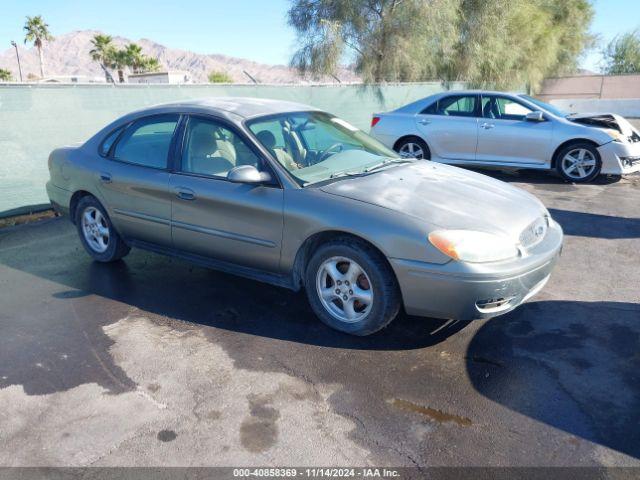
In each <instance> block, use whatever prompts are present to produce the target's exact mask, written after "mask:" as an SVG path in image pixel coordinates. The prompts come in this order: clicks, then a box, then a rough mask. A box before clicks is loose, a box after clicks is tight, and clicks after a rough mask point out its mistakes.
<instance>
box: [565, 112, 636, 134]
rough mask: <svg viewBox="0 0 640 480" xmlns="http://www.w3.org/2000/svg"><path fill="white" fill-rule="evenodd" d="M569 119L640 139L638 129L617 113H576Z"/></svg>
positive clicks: (568, 118) (568, 117)
mask: <svg viewBox="0 0 640 480" xmlns="http://www.w3.org/2000/svg"><path fill="white" fill-rule="evenodd" d="M567 120H570V121H572V122H574V123H580V124H582V125H587V126H590V127H596V128H604V129H610V130H616V131H618V132H620V133H621V134H622V135H623V136H624V137H625V138H628V139H629V141H640V135H639V134H638V131H637V130H636V129H635V128H633V125H631V123H629V121H628V120H627V119H625V118H624V117H621V116H620V115H617V114H615V113H574V114H571V115H569V116H567Z"/></svg>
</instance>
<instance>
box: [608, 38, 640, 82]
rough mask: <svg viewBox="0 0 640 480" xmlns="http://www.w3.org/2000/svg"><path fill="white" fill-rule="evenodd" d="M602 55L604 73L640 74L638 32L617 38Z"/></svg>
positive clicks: (639, 40) (639, 39)
mask: <svg viewBox="0 0 640 480" xmlns="http://www.w3.org/2000/svg"><path fill="white" fill-rule="evenodd" d="M602 53H603V56H604V63H605V66H604V70H605V73H607V74H609V75H620V74H624V73H640V30H634V31H632V32H627V33H625V34H623V35H620V36H617V37H616V38H614V39H613V40H611V42H609V44H608V45H607V47H606V48H605V49H604V51H603V52H602Z"/></svg>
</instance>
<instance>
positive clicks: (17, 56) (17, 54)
mask: <svg viewBox="0 0 640 480" xmlns="http://www.w3.org/2000/svg"><path fill="white" fill-rule="evenodd" d="M11 45H13V48H15V49H16V58H17V59H18V72H20V83H22V67H21V66H20V54H19V53H18V44H17V43H16V42H14V41H13V40H11Z"/></svg>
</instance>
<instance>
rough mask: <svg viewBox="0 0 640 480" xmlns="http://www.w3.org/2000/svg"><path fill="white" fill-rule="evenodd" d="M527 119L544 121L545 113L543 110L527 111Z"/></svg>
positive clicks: (529, 120) (528, 120)
mask: <svg viewBox="0 0 640 480" xmlns="http://www.w3.org/2000/svg"><path fill="white" fill-rule="evenodd" d="M525 119H526V120H527V122H544V115H543V114H542V112H541V111H539V110H536V111H535V112H529V113H527V116H526V117H525Z"/></svg>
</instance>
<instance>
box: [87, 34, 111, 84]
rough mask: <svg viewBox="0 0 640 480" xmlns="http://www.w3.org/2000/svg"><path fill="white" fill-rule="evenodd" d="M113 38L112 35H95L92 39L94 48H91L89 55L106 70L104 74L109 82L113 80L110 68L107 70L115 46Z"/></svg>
mask: <svg viewBox="0 0 640 480" xmlns="http://www.w3.org/2000/svg"><path fill="white" fill-rule="evenodd" d="M112 40H113V39H112V38H111V35H101V34H98V35H95V36H94V37H93V38H92V39H91V44H92V45H93V48H92V49H91V50H89V55H91V58H92V59H93V60H94V61H96V62H98V64H99V65H100V68H102V70H103V71H104V76H105V78H106V79H107V83H109V82H113V77H112V76H111V74H110V73H109V70H107V64H109V61H110V60H109V59H110V55H111V51H112V50H113V48H114V47H113V44H112V43H111V41H112Z"/></svg>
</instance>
